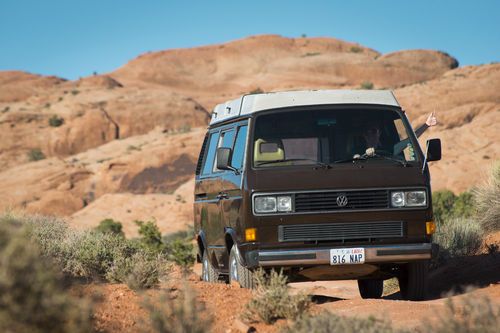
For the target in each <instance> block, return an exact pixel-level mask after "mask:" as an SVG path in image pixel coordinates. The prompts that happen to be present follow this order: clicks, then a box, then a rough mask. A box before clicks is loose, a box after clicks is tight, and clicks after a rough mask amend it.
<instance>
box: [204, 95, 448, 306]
mask: <svg viewBox="0 0 500 333" xmlns="http://www.w3.org/2000/svg"><path fill="white" fill-rule="evenodd" d="M426 148H427V149H426V151H425V153H424V152H422V150H421V148H420V146H419V144H418V141H417V137H416V135H415V132H414V131H413V130H412V128H411V126H410V124H409V122H408V119H407V118H406V115H405V113H404V111H403V110H402V109H401V106H400V105H399V104H398V102H397V100H396V99H395V97H394V95H393V94H392V92H391V91H381V90H380V91H376V90H367V91H363V90H354V91H350V90H316V91H288V92H277V93H265V94H254V95H245V96H242V97H240V98H238V99H236V100H233V101H229V102H227V103H225V104H220V105H217V106H216V108H215V109H214V111H213V114H212V119H211V122H210V126H209V129H208V132H207V134H206V136H205V140H204V142H203V145H202V148H201V152H200V157H199V160H198V164H197V168H196V185H195V186H196V187H195V203H194V212H195V214H194V226H195V232H196V238H197V242H198V251H199V253H198V260H199V261H200V262H202V267H203V268H202V279H203V280H205V281H209V282H215V281H217V280H219V279H222V278H226V279H227V280H229V281H230V282H232V281H235V282H237V283H239V284H240V285H241V286H242V287H246V288H251V287H253V283H254V281H253V274H254V272H255V270H256V269H258V268H259V267H262V268H264V269H273V268H274V269H282V270H283V272H285V273H286V274H287V275H288V276H289V279H290V280H291V281H314V280H335V279H356V280H358V285H359V291H360V294H361V296H362V297H363V298H378V297H381V295H382V292H383V280H384V279H388V278H391V277H397V278H398V280H399V285H400V289H401V294H402V296H403V297H404V298H405V299H409V300H421V299H423V298H424V297H425V290H426V284H427V274H428V266H429V260H430V259H431V257H432V255H433V253H435V247H434V246H433V244H432V234H433V232H434V229H435V224H434V222H433V215H432V206H431V188H430V174H429V169H428V167H427V162H428V161H436V160H439V159H440V158H441V143H440V141H439V139H431V140H428V141H427V147H426Z"/></svg>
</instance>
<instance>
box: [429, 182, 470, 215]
mask: <svg viewBox="0 0 500 333" xmlns="http://www.w3.org/2000/svg"><path fill="white" fill-rule="evenodd" d="M432 209H433V212H434V218H435V219H436V221H438V222H443V221H446V220H448V219H451V218H456V217H471V216H473V215H474V213H475V209H476V208H475V204H474V196H473V194H472V193H471V192H467V191H466V192H462V193H461V194H460V195H458V196H456V195H455V194H454V193H453V192H451V191H449V190H441V191H436V192H433V193H432Z"/></svg>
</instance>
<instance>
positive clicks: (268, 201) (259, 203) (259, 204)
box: [254, 197, 276, 213]
mask: <svg viewBox="0 0 500 333" xmlns="http://www.w3.org/2000/svg"><path fill="white" fill-rule="evenodd" d="M254 204H255V212H256V213H273V212H276V197H255V201H254Z"/></svg>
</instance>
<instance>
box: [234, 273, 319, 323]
mask: <svg viewBox="0 0 500 333" xmlns="http://www.w3.org/2000/svg"><path fill="white" fill-rule="evenodd" d="M255 284H256V286H257V287H256V290H255V294H254V297H253V299H252V300H251V301H250V302H249V303H248V304H247V305H246V311H245V313H244V314H243V316H244V317H245V319H248V320H252V321H263V322H265V323H266V324H271V323H273V322H274V321H276V320H277V319H280V318H286V319H296V318H298V317H299V316H301V315H302V314H304V312H305V311H306V310H307V309H308V308H309V306H310V299H309V296H307V295H305V294H302V293H299V294H296V295H291V294H290V293H289V288H288V285H287V277H286V276H285V275H283V274H282V272H280V273H278V272H276V271H274V270H273V271H271V273H270V275H269V276H267V275H266V274H265V273H264V271H263V270H259V271H257V272H256V273H255Z"/></svg>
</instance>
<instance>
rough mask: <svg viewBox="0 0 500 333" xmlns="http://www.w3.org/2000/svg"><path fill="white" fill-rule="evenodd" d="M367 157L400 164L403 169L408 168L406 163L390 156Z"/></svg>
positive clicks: (376, 155) (375, 155)
mask: <svg viewBox="0 0 500 333" xmlns="http://www.w3.org/2000/svg"><path fill="white" fill-rule="evenodd" d="M368 157H370V158H374V157H379V158H382V159H384V160H388V161H393V162H397V163H399V164H401V165H402V166H404V167H407V166H408V163H406V161H402V160H400V159H398V158H394V157H390V156H384V155H379V154H374V155H372V156H368Z"/></svg>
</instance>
